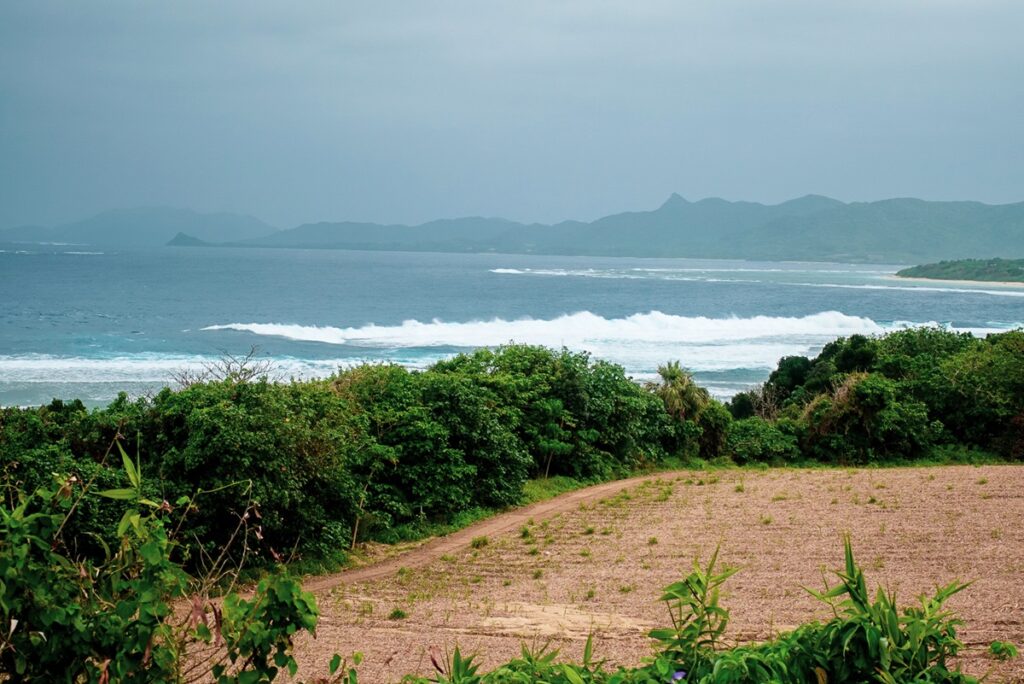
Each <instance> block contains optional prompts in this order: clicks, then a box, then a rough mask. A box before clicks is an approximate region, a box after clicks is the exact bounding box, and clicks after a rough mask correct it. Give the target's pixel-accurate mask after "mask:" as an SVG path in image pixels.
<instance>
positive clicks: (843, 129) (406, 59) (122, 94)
mask: <svg viewBox="0 0 1024 684" xmlns="http://www.w3.org/2000/svg"><path fill="white" fill-rule="evenodd" d="M1022 31H1024V3H1022V2H1020V1H1019V0H1007V1H996V0H991V1H990V0H969V1H968V0H918V1H907V0H863V1H858V2H849V1H848V0H844V1H841V2H839V1H832V0H801V1H797V0H772V1H771V2H765V1H764V0H714V1H711V0H707V1H704V2H697V1H693V0H691V1H688V2H687V1H682V0H677V1H672V2H668V1H664V2H663V1H659V0H654V1H650V2H644V1H641V0H621V1H619V0H608V1H602V0H547V1H535V0H514V1H511V2H499V1H493V2H490V1H489V2H482V1H480V0H464V1H451V2H446V1H442V2H433V1H428V0H425V1H422V2H420V1H406V2H391V1H390V0H372V1H370V2H358V1H351V2H347V1H330V2H316V1H309V2H289V3H284V2H279V1H277V0H274V1H268V0H245V1H244V2H243V1H237V2H233V1H224V2H210V1H209V0H201V1H195V2H193V1H176V2H138V0H124V1H116V2H115V1H108V0H90V2H79V1H78V0H67V1H65V2H52V1H49V0H6V1H5V2H2V3H0V227H8V226H15V225H25V224H39V225H54V224H58V223H62V222H67V221H72V220H77V219H80V218H85V217H87V216H89V215H91V214H94V213H96V212H98V211H102V210H105V209H111V208H119V207H137V206H150V205H158V206H174V207H187V208H192V209H196V210H199V211H233V212H240V213H247V214H252V215H254V216H257V217H259V218H262V219H263V220H265V221H267V222H269V223H271V224H274V225H276V226H279V227H290V226H294V225H297V224H299V223H303V222H309V221H323V220H331V221H337V220H359V221H378V222H385V223H388V222H403V223H418V222H423V221H428V220H431V219H435V218H443V217H454V216H467V215H484V216H503V217H506V218H510V219H514V220H520V221H527V222H532V221H540V222H555V221H559V220H563V219H579V220H591V219H594V218H597V217H600V216H603V215H606V214H610V213H616V212H619V211H625V210H638V209H652V208H654V207H656V206H658V205H659V204H661V202H663V201H664V200H665V198H666V197H668V195H669V194H670V193H672V192H678V193H680V194H681V195H683V196H684V197H686V198H687V199H691V200H694V199H700V198H703V197H712V196H715V197H724V198H726V199H730V200H741V199H742V200H752V201H759V202H765V203H777V202H781V201H784V200H786V199H790V198H793V197H798V196H801V195H804V194H808V193H816V194H823V195H829V196H832V197H836V198H838V199H842V200H845V201H868V200H877V199H883V198H888V197H906V196H913V197H921V198H924V199H940V200H952V199H971V200H979V201H983V202H989V203H1006V202H1016V201H1021V200H1024V114H1022V112H1024V41H1022V40H1021V37H1020V36H1021V34H1022Z"/></svg>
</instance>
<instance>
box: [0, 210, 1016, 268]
mask: <svg viewBox="0 0 1024 684" xmlns="http://www.w3.org/2000/svg"><path fill="white" fill-rule="evenodd" d="M44 236H45V237H44ZM27 240H31V241H51V242H57V241H60V242H77V243H83V244H94V245H103V246H108V245H118V244H120V245H124V246H154V245H162V244H168V243H169V244H171V245H173V246H179V247H186V246H213V245H220V246H233V247H279V248H305V249H361V250H397V251H433V252H501V253H517V254H559V255H590V256H634V257H697V258H734V259H735V258H739V259H767V260H814V261H846V262H875V263H882V262H889V263H917V262H922V261H937V260H940V259H954V258H968V257H985V258H988V257H993V256H1004V257H1017V256H1021V255H1024V202H1022V203H1016V204H1003V205H989V204H982V203H980V202H929V201H924V200H919V199H889V200H882V201H878V202H851V203H845V202H840V201H839V200H834V199H830V198H828V197H821V196H818V195H807V196H805V197H801V198H799V199H794V200H790V201H788V202H783V203H782V204H775V205H765V204H758V203H756V202H729V201H726V200H723V199H716V198H712V199H704V200H700V201H698V202H688V201H687V200H685V199H683V198H682V197H680V196H679V195H675V194H674V195H672V196H671V197H669V198H668V200H667V201H666V202H665V203H664V204H662V205H661V206H660V207H658V208H657V209H655V210H653V211H639V212H627V213H622V214H614V215H612V216H606V217H604V218H601V219H598V220H596V221H592V222H589V223H585V222H580V221H564V222H562V223H557V224H554V225H544V224H537V223H534V224H522V223H516V222H514V221H508V220H505V219H500V218H479V217H471V218H458V219H442V220H438V221H431V222H429V223H424V224H422V225H418V226H405V225H380V224H375V223H353V222H341V223H310V224H304V225H301V226H298V227H295V228H290V229H286V230H274V229H273V228H271V227H270V226H268V225H267V224H265V223H262V222H261V221H258V220H257V219H254V218H251V217H247V216H237V215H233V214H197V213H195V212H190V211H184V210H169V209H137V210H130V211H115V212H106V213H103V214H100V215H98V216H95V217H93V218H91V219H88V220H86V221H81V222H78V223H73V224H68V225H65V226H60V227H57V228H50V229H39V228H17V229H8V230H5V231H0V241H8V242H13V241H27Z"/></svg>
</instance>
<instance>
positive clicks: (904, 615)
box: [405, 539, 978, 684]
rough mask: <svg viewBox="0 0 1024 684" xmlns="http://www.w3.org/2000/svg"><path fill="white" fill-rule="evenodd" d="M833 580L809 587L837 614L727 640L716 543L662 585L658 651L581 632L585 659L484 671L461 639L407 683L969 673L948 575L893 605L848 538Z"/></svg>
mask: <svg viewBox="0 0 1024 684" xmlns="http://www.w3.org/2000/svg"><path fill="white" fill-rule="evenodd" d="M844 546H845V567H844V569H843V570H842V571H840V572H838V573H837V576H838V583H837V584H836V585H835V586H833V587H830V588H826V589H825V590H824V591H821V592H813V591H812V592H811V593H812V594H813V595H814V596H815V597H817V598H818V599H820V600H821V601H823V602H825V603H827V604H829V606H830V607H831V608H832V609H833V611H834V613H835V617H834V618H833V619H832V620H829V621H828V622H825V623H817V622H814V623H808V624H805V625H802V626H800V627H798V628H797V629H796V630H794V631H792V632H789V633H786V634H782V635H781V636H779V637H778V638H777V639H775V640H774V641H770V642H767V643H763V644H756V645H752V646H735V647H729V646H727V645H725V643H724V642H723V639H724V637H725V634H726V628H727V626H728V623H729V611H728V610H727V609H726V608H724V607H723V606H722V605H721V604H720V602H719V590H720V588H721V586H722V584H723V583H724V582H725V581H726V580H727V579H728V578H729V577H731V576H732V575H733V574H734V573H735V572H736V569H730V568H727V569H723V570H719V569H718V568H717V555H718V554H717V552H716V553H715V554H714V555H713V556H712V557H711V559H710V561H709V562H708V564H707V565H706V566H704V567H701V566H700V565H699V564H696V563H695V564H694V567H693V571H692V572H691V573H690V574H689V575H688V576H687V577H686V578H684V579H683V580H682V581H680V582H676V583H674V584H671V585H669V586H668V587H665V590H664V594H663V595H662V597H661V600H662V601H664V602H665V604H666V606H667V608H668V613H669V618H670V626H669V627H667V628H664V629H655V630H653V631H652V632H651V633H650V636H651V638H652V639H654V640H655V642H656V655H655V656H654V657H652V658H651V659H650V661H649V662H648V663H647V664H645V665H643V666H642V667H639V668H620V669H618V670H614V671H608V670H605V668H604V666H603V663H602V662H600V661H595V660H594V655H593V651H592V647H591V643H590V642H589V641H588V643H587V646H586V648H585V650H584V653H583V658H582V662H579V663H571V662H559V661H558V660H557V656H558V653H557V652H556V651H549V650H546V649H541V650H539V651H531V650H529V649H527V648H525V647H524V649H523V653H522V656H521V657H520V658H516V659H514V660H512V661H510V662H509V663H507V664H505V665H502V666H500V667H498V668H496V669H494V670H492V671H490V672H486V673H484V672H481V671H480V668H479V666H478V665H477V664H476V663H475V662H474V661H475V656H464V655H463V654H462V653H461V652H460V651H459V650H458V649H456V650H455V652H454V653H452V654H450V655H449V656H447V657H444V658H439V657H437V656H436V655H435V656H434V657H433V658H432V660H433V664H434V667H435V669H436V670H437V674H436V675H435V676H433V677H429V678H425V677H412V676H410V677H407V678H406V679H405V681H406V682H408V683H409V684H429V683H436V684H532V683H539V682H544V683H546V684H581V683H582V684H587V683H590V684H663V683H666V682H699V683H701V684H748V683H749V684H762V683H763V684H824V683H831V684H864V683H866V682H878V683H880V684H903V683H907V682H931V683H935V684H939V683H948V684H954V683H959V684H968V683H971V682H977V681H978V680H977V679H975V678H974V677H970V676H967V675H964V674H962V673H961V672H959V671H958V670H957V669H954V668H952V667H951V665H950V660H951V659H952V658H954V657H955V656H956V655H957V653H958V652H959V651H960V649H961V648H962V647H963V644H962V643H961V642H960V640H959V639H957V636H956V628H957V626H958V625H959V624H960V622H959V621H958V620H957V619H956V618H955V617H954V616H953V615H952V614H951V613H949V612H948V611H947V610H946V609H945V608H944V607H943V606H944V604H945V602H946V601H947V600H948V599H949V598H950V597H951V596H953V595H954V594H956V593H957V592H959V591H960V590H962V589H963V588H964V587H965V585H963V584H950V585H948V586H945V587H942V588H940V589H938V590H937V591H936V593H935V595H934V596H931V597H922V598H921V599H919V603H918V604H917V605H915V606H910V607H907V608H903V609H900V608H899V607H897V605H896V601H895V597H894V596H893V595H891V594H888V593H886V592H885V591H883V590H881V589H879V590H878V592H877V593H876V595H875V596H874V598H872V597H871V595H870V593H869V592H868V589H867V583H866V581H865V579H864V574H863V572H862V571H861V569H860V567H859V566H858V565H857V563H856V562H855V560H854V557H853V551H852V549H851V546H850V541H849V539H847V540H846V541H845V543H844Z"/></svg>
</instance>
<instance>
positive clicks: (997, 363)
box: [729, 328, 1024, 464]
mask: <svg viewBox="0 0 1024 684" xmlns="http://www.w3.org/2000/svg"><path fill="white" fill-rule="evenodd" d="M729 408H730V410H731V412H732V413H733V415H734V416H735V417H737V418H744V417H747V416H751V415H760V416H761V417H763V418H776V417H779V419H780V421H783V422H785V423H787V424H789V425H790V426H791V427H792V429H791V430H790V432H791V433H792V434H794V435H798V436H799V446H800V449H801V451H802V454H803V456H804V458H807V459H811V460H817V461H824V462H828V463H844V464H847V463H848V464H856V463H873V462H880V461H893V460H901V459H902V460H914V459H919V458H927V457H928V456H929V455H930V454H932V453H933V452H935V451H936V450H937V451H940V452H943V453H948V452H949V450H950V449H951V448H960V449H980V450H983V451H989V452H993V453H995V454H998V455H1000V456H1002V457H1004V458H1009V459H1014V460H1017V459H1021V458H1024V332H1022V331H1014V332H1007V333H1001V334H998V335H989V336H988V337H986V338H984V339H978V338H975V337H973V336H971V335H969V334H966V333H956V332H950V331H947V330H943V329H940V328H913V329H909V330H901V331H898V332H893V333H890V334H888V335H885V336H883V337H878V338H867V337H864V336H861V335H854V336H851V337H849V338H843V339H839V340H836V341H835V342H832V343H830V344H828V345H826V346H825V348H824V349H823V350H822V352H821V354H819V355H818V356H817V357H816V358H814V359H807V358H804V357H787V358H784V359H782V360H781V361H780V362H779V365H778V368H777V369H776V370H775V371H774V372H773V373H772V374H771V375H770V376H769V378H768V381H767V382H766V383H765V384H764V385H763V386H762V387H760V388H756V389H755V390H753V391H750V392H744V393H741V394H740V395H737V396H736V397H734V398H733V400H732V402H731V403H730V405H729ZM781 424H783V423H782V422H780V425H781ZM736 429H739V428H738V427H737V428H736ZM744 429H745V428H744Z"/></svg>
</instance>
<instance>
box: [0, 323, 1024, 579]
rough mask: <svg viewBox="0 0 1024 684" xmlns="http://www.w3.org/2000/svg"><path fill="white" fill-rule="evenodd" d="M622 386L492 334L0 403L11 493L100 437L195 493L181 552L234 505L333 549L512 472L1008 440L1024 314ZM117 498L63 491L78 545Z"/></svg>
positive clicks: (276, 533)
mask: <svg viewBox="0 0 1024 684" xmlns="http://www.w3.org/2000/svg"><path fill="white" fill-rule="evenodd" d="M659 375H660V379H659V381H658V382H655V383H647V384H645V385H640V384H638V383H636V382H633V381H632V380H631V379H630V378H628V377H627V376H626V375H625V374H624V372H623V370H622V368H621V367H619V366H616V365H614V364H610V363H606V362H603V361H592V360H591V359H590V358H589V356H588V355H587V354H584V353H575V352H570V351H567V350H561V351H554V350H550V349H545V348H543V347H533V346H518V345H511V346H506V347H501V348H498V349H494V350H490V349H481V350H478V351H476V352H474V353H472V354H462V355H458V356H456V357H454V358H451V359H448V360H445V361H441V362H438V363H437V364H435V365H434V366H433V367H431V368H429V369H427V370H426V371H421V372H416V371H408V370H406V369H404V368H402V367H400V366H396V365H363V366H359V367H356V368H352V369H349V370H345V371H342V372H339V374H337V375H336V376H334V377H332V378H329V379H327V380H317V381H308V382H296V383H274V382H268V381H266V380H257V379H253V378H251V377H247V376H245V375H244V374H239V373H230V374H228V375H227V377H225V378H222V379H219V380H217V379H213V380H210V379H207V380H205V381H203V382H198V383H195V384H192V385H190V386H188V387H185V388H184V389H181V390H177V391H172V390H170V389H166V390H164V391H162V392H160V393H159V394H158V395H156V396H155V397H153V398H151V399H142V400H137V401H130V400H128V398H127V397H125V396H123V395H122V396H121V397H119V398H118V399H117V400H116V401H114V402H113V403H111V404H110V405H109V406H107V407H106V408H104V409H99V410H93V411H89V410H87V409H86V408H85V407H84V406H83V405H82V404H81V403H80V402H66V403H65V402H60V401H54V402H53V403H51V404H49V405H47V406H42V407H39V408H36V409H14V408H9V409H3V410H0V468H2V472H3V477H4V482H5V483H6V484H7V486H8V487H9V496H8V499H9V500H10V497H11V492H16V491H33V490H34V489H35V488H37V487H39V486H41V485H44V484H46V483H47V482H48V481H49V478H50V476H51V474H52V473H54V472H61V473H70V474H73V475H74V476H76V477H77V478H78V479H79V481H82V482H85V481H91V480H95V481H96V483H97V485H98V486H100V487H106V488H116V487H121V486H124V482H123V474H122V473H121V471H120V470H119V469H117V468H111V467H109V466H110V464H109V462H108V459H107V458H106V456H107V453H108V450H109V448H110V446H111V445H112V444H113V440H114V438H115V437H117V436H118V435H120V436H121V437H122V439H123V440H124V443H125V444H126V445H128V448H129V450H133V449H135V450H137V451H138V454H139V458H140V460H141V462H142V463H143V464H144V465H145V467H146V468H147V470H148V472H151V473H153V475H154V477H153V478H152V479H151V480H150V482H149V484H147V485H146V486H147V488H148V489H147V492H146V494H147V496H149V497H151V498H153V499H154V500H158V501H159V500H164V499H167V500H170V501H173V500H174V498H175V497H177V496H180V495H182V494H193V493H196V492H199V491H202V492H204V494H203V497H204V500H205V504H204V505H203V506H202V507H200V508H199V509H198V510H196V511H193V512H192V513H191V514H190V515H189V517H188V519H187V520H186V522H185V526H184V528H183V531H184V533H185V536H184V537H183V539H184V540H185V541H186V542H187V551H188V552H189V553H190V554H192V556H191V559H190V561H189V562H190V563H193V564H198V563H200V562H201V561H202V559H203V557H204V554H205V555H210V554H212V553H214V552H215V551H216V550H217V549H219V548H221V547H222V546H223V545H224V544H225V542H226V541H227V539H228V536H229V535H230V530H231V529H233V527H234V522H235V521H236V520H237V517H238V516H239V515H241V514H242V512H244V511H245V510H247V508H248V506H249V503H250V502H254V503H256V504H258V508H257V510H258V511H259V513H260V514H261V515H262V520H261V535H262V537H263V542H262V543H263V547H264V548H265V549H266V551H267V553H268V554H269V555H271V556H273V555H275V554H288V553H290V552H291V551H292V550H293V549H295V550H297V551H298V553H299V554H301V555H303V556H304V557H306V558H308V559H313V560H328V561H336V560H339V559H340V557H341V556H342V555H343V553H344V551H345V550H346V549H347V548H348V547H349V546H351V545H352V544H353V543H354V542H355V541H357V540H358V539H366V538H378V539H384V540H392V539H396V538H400V537H403V536H408V535H410V534H413V535H414V534H420V533H422V532H424V531H426V530H428V529H430V527H431V526H432V525H436V524H446V523H448V522H449V521H451V520H453V519H455V518H456V517H457V516H464V515H466V513H467V512H468V511H483V510H486V509H493V508H496V507H502V506H507V505H512V504H516V503H518V502H519V501H520V500H521V499H522V496H523V485H524V483H525V482H526V481H527V479H528V478H530V477H549V476H551V477H555V476H567V477H571V478H574V479H576V480H578V481H596V480H601V479H608V478H612V477H617V476H621V475H624V474H627V473H629V472H631V471H633V470H635V469H637V468H639V467H644V466H648V465H655V464H658V463H661V462H663V461H664V459H665V458H666V456H673V457H679V458H682V459H693V458H702V459H706V460H712V459H716V458H719V457H722V456H725V457H731V458H732V459H733V460H735V461H736V462H739V463H747V462H768V463H779V462H797V461H800V460H807V461H819V462H825V463H836V464H865V463H877V462H883V461H885V462H888V461H898V460H915V459H921V458H928V457H929V456H931V455H933V454H942V455H943V456H945V455H948V454H950V453H951V452H955V451H956V450H957V449H960V450H981V451H987V452H994V453H996V454H999V455H1001V456H1003V457H1005V458H1010V459H1020V458H1024V332H1019V331H1018V332H1010V333H1004V334H1000V335H991V336H989V337H987V338H985V339H977V338H974V337H972V336H971V335H967V334H961V333H953V332H948V331H945V330H941V329H936V328H919V329H912V330H903V331H899V332H895V333H892V334H890V335H886V336H883V337H879V338H868V337H864V336H858V335H854V336H851V337H849V338H843V339H839V340H836V341H834V342H832V343H830V344H828V345H826V346H825V348H824V349H823V350H822V352H821V353H820V354H819V355H818V356H817V357H816V358H814V359H808V358H804V357H798V356H797V357H787V358H784V359H782V360H780V362H779V365H778V368H777V369H776V370H775V371H774V372H773V373H772V374H771V375H770V376H769V378H768V380H767V382H765V383H764V385H763V386H761V387H758V388H754V389H753V390H751V391H749V392H745V393H741V394H740V395H737V396H736V397H735V398H734V399H733V400H732V402H731V403H730V404H729V406H728V410H727V409H726V407H724V406H723V405H722V404H720V403H719V402H717V401H715V400H714V399H712V398H711V397H710V396H709V394H708V392H707V391H706V390H705V389H703V388H701V387H700V386H698V385H697V384H696V383H695V382H694V381H693V378H692V376H691V375H690V374H689V373H688V372H687V371H686V370H685V369H684V368H682V367H681V366H680V365H679V364H678V363H668V364H666V365H665V366H662V367H661V368H659ZM119 514H120V513H119V512H118V510H116V507H111V506H106V507H101V506H98V505H97V504H96V502H95V501H93V500H91V499H90V500H86V501H83V502H82V504H81V510H80V511H79V515H77V516H75V520H74V521H73V522H72V523H71V524H72V525H73V526H74V527H73V529H72V532H74V534H73V535H72V537H73V538H74V539H75V540H76V542H75V543H76V544H77V545H78V547H77V549H76V552H78V553H83V554H86V555H90V556H95V555H96V554H97V553H99V552H100V550H101V548H102V544H101V543H100V539H101V538H102V531H103V530H105V529H108V528H109V526H110V523H111V522H112V521H113V520H115V519H116V518H117V517H118V515H119Z"/></svg>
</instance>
